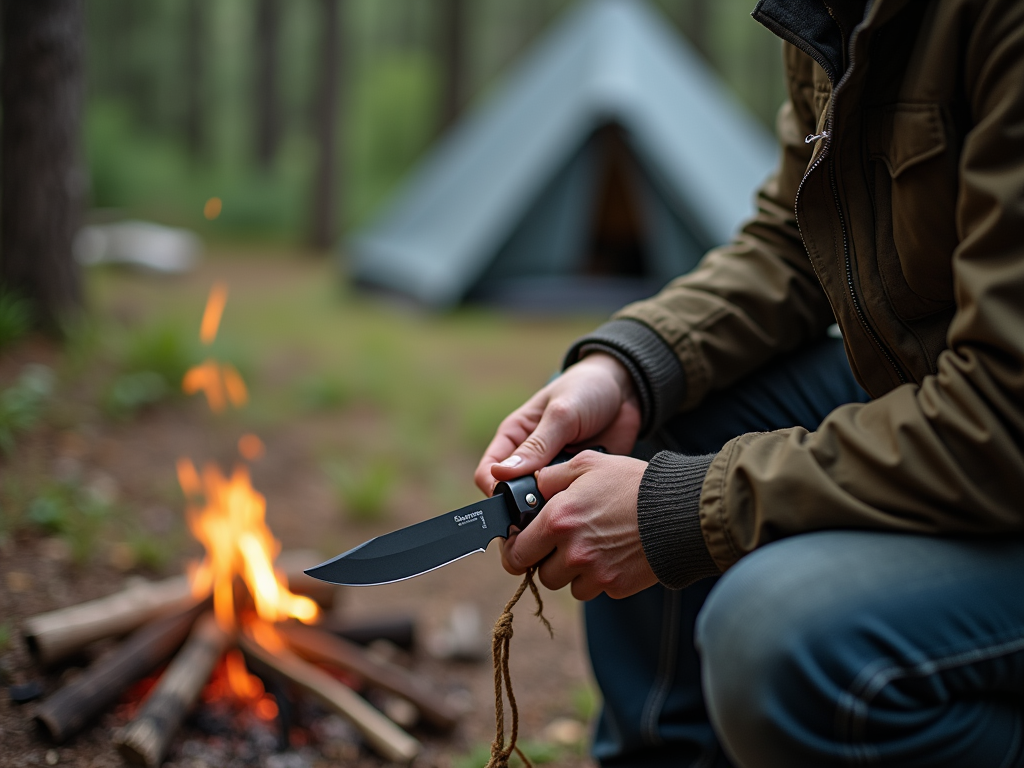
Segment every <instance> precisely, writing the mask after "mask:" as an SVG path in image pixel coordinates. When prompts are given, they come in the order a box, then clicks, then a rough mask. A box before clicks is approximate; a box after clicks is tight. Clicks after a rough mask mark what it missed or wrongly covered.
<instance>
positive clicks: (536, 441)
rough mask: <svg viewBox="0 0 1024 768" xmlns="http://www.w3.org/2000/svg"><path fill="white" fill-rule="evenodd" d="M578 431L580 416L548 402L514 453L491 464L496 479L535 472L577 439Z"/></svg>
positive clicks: (508, 478) (506, 478) (507, 478)
mask: <svg viewBox="0 0 1024 768" xmlns="http://www.w3.org/2000/svg"><path fill="white" fill-rule="evenodd" d="M578 433H579V420H578V419H577V418H576V416H575V415H574V414H573V413H571V412H570V411H569V410H567V409H566V408H564V407H558V406H555V407H551V405H550V404H549V406H548V407H547V408H546V409H545V410H544V413H543V415H542V416H541V418H540V421H539V422H538V423H537V427H536V429H534V430H533V432H531V433H530V434H529V435H527V437H526V439H525V440H523V442H522V443H520V444H519V447H518V448H516V450H515V451H513V453H512V455H511V456H509V457H508V458H507V459H505V460H504V461H502V462H501V463H500V464H495V465H494V466H493V467H491V474H492V475H494V477H495V479H497V480H511V479H512V478H515V477H522V476H523V475H528V474H532V473H533V472H536V471H537V470H538V469H540V468H541V467H545V466H547V465H548V464H549V463H551V460H552V459H554V458H555V456H557V455H558V454H559V453H560V452H561V450H562V449H563V448H564V447H565V446H567V445H569V444H570V443H572V442H574V441H575V440H576V439H577V436H578Z"/></svg>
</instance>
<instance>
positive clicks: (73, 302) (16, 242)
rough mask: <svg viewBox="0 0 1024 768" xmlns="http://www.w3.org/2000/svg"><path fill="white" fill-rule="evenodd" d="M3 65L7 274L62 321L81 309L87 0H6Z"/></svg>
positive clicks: (42, 313) (0, 149) (54, 321)
mask: <svg viewBox="0 0 1024 768" xmlns="http://www.w3.org/2000/svg"><path fill="white" fill-rule="evenodd" d="M2 13H3V20H2V23H3V32H2V35H3V62H2V68H3V69H2V74H0V109H2V112H3V125H2V129H0V284H2V285H3V286H5V287H7V288H9V289H13V290H15V291H18V292H20V293H22V294H24V295H25V296H27V297H28V298H30V299H31V300H32V301H33V303H34V304H35V309H36V313H37V317H36V320H37V322H38V324H39V325H41V326H42V327H45V328H49V329H53V330H58V329H60V328H61V327H62V326H63V325H64V323H65V322H67V321H70V320H72V319H73V317H74V316H75V315H76V314H77V313H78V311H79V310H80V308H81V303H82V290H81V279H80V276H79V272H78V267H77V264H76V263H75V260H74V257H73V254H72V242H73V240H74V236H75V232H76V231H77V229H78V226H79V223H80V218H81V206H82V197H83V193H84V188H85V173H84V169H83V168H82V166H81V164H80V152H79V150H80V147H79V141H80V133H81V122H82V107H83V90H84V89H83V79H84V78H83V67H84V47H85V42H84V37H85V30H84V17H83V3H82V0H32V2H24V0H4V2H3V6H2Z"/></svg>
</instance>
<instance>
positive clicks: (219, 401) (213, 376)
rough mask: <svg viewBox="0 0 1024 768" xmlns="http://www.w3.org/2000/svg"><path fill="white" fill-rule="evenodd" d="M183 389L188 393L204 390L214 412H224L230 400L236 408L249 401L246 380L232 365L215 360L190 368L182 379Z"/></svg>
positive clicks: (192, 393)
mask: <svg viewBox="0 0 1024 768" xmlns="http://www.w3.org/2000/svg"><path fill="white" fill-rule="evenodd" d="M181 389H182V391H183V392H184V393H185V394H186V395H194V394H195V393H196V392H202V393H203V394H205V395H206V402H207V403H208V404H209V406H210V410H211V411H213V412H214V413H221V412H223V410H224V408H225V406H226V405H227V402H228V401H230V402H231V404H232V405H233V406H235V408H241V407H242V406H243V405H245V404H246V403H247V402H248V401H249V390H248V389H246V386H245V381H244V380H243V379H242V377H241V375H240V374H239V373H238V371H237V370H235V368H234V366H231V365H218V364H217V362H216V361H215V360H206V361H205V362H203V363H200V364H199V365H196V366H193V367H192V368H189V370H188V372H187V373H186V374H185V378H184V379H182V382H181Z"/></svg>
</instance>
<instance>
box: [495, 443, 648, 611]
mask: <svg viewBox="0 0 1024 768" xmlns="http://www.w3.org/2000/svg"><path fill="white" fill-rule="evenodd" d="M646 469H647V463H646V462H643V461H640V460H638V459H632V458H629V457H628V456H609V455H606V454H601V453H597V452H596V451H583V452H581V453H579V454H577V455H576V456H574V457H573V458H572V459H570V460H569V461H567V462H565V463H564V464H556V465H554V466H551V467H545V468H543V469H541V470H539V471H538V472H537V487H538V488H539V489H540V492H541V494H543V496H544V498H545V499H548V502H547V504H546V505H545V506H544V509H542V510H541V512H540V514H539V515H538V516H537V518H536V519H535V520H534V521H533V522H532V523H530V526H529V527H528V528H526V530H524V531H521V532H519V533H513V534H512V535H511V536H509V537H508V539H507V541H506V542H505V543H504V545H503V547H502V552H501V560H502V565H504V567H505V570H507V571H508V572H509V573H512V574H515V575H519V574H522V573H524V572H525V571H526V569H527V568H528V567H530V566H531V565H536V564H537V563H540V566H539V568H538V570H537V573H538V576H539V577H540V582H541V584H543V585H544V586H545V587H547V588H548V589H561V588H562V587H564V586H565V585H566V584H572V594H573V597H575V598H576V599H577V600H590V599H591V598H594V597H597V596H598V595H599V594H601V593H602V592H607V593H608V596H609V597H613V598H621V597H628V596H629V595H632V594H635V593H637V592H639V591H640V590H642V589H646V588H647V587H650V586H653V585H654V584H656V583H657V581H658V580H657V578H656V577H655V575H654V572H653V571H652V570H651V566H650V565H648V563H647V558H646V557H645V556H644V551H643V546H642V545H641V543H640V530H639V528H638V526H637V517H636V501H637V493H638V491H639V489H640V480H641V478H642V477H643V474H644V471H645V470H646Z"/></svg>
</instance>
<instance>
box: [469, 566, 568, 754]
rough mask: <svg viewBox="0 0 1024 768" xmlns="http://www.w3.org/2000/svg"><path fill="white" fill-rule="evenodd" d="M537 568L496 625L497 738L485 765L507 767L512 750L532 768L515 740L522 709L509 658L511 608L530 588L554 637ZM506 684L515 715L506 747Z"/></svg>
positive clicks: (528, 573)
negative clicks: (536, 572)
mask: <svg viewBox="0 0 1024 768" xmlns="http://www.w3.org/2000/svg"><path fill="white" fill-rule="evenodd" d="M536 570H537V569H536V568H529V569H527V571H526V575H525V576H523V582H522V584H520V585H519V589H517V590H516V593H515V594H514V595H512V599H511V600H509V601H508V603H507V604H506V605H505V610H504V611H502V614H501V616H499V617H498V621H497V622H495V624H494V635H493V640H492V654H493V656H494V741H493V742H491V759H490V760H489V761H488V762H487V765H486V767H485V768H507V767H508V761H509V758H510V757H511V756H512V753H513V752H515V753H516V754H517V755H519V758H520V759H521V760H522V761H523V763H524V764H525V765H526V766H527V768H533V763H531V762H530V760H529V758H527V756H526V755H524V754H523V752H522V750H520V749H519V747H518V746H516V740H517V739H518V738H519V708H518V707H517V706H516V697H515V695H514V694H513V693H512V677H511V675H510V673H509V670H508V659H509V646H510V644H511V641H512V607H513V606H514V605H515V604H516V603H517V602H519V598H520V597H522V596H523V593H524V592H525V591H526V588H527V587H529V588H530V591H531V592H533V597H534V599H535V600H536V601H537V610H536V611H535V612H534V614H533V615H534V616H536V617H537V618H538V619H540V620H541V622H542V623H543V624H544V626H545V628H547V630H548V634H549V635H551V637H552V638H554V636H555V633H554V630H552V629H551V623H550V622H549V621H548V620H547V618H546V617H545V616H544V601H543V600H541V599H540V590H538V589H537V585H536V584H534V582H533V574H534V572H535V571H536ZM503 686H504V692H505V694H507V696H508V704H509V711H510V713H511V715H512V729H511V732H510V733H509V741H508V745H507V746H506V744H505V703H504V696H503V695H502V687H503Z"/></svg>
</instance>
